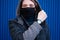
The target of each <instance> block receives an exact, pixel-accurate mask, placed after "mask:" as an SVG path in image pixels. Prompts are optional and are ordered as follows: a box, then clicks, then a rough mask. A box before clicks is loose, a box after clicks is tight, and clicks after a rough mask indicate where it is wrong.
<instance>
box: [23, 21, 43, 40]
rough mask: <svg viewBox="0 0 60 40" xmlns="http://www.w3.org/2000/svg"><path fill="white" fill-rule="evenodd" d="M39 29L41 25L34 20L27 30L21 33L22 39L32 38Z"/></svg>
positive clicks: (32, 39) (28, 39)
mask: <svg viewBox="0 0 60 40" xmlns="http://www.w3.org/2000/svg"><path fill="white" fill-rule="evenodd" d="M41 29H42V27H41V26H40V25H39V24H38V23H37V22H34V23H33V24H32V25H31V26H30V27H29V28H28V30H26V31H25V32H24V33H23V37H24V40H34V39H35V38H36V36H37V35H38V34H39V32H40V31H41Z"/></svg>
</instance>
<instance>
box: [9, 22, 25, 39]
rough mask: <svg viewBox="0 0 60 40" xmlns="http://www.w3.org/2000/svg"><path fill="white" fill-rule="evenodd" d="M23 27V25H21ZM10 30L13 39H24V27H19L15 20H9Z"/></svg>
mask: <svg viewBox="0 0 60 40" xmlns="http://www.w3.org/2000/svg"><path fill="white" fill-rule="evenodd" d="M19 26H20V27H22V25H19ZM9 30H10V34H11V37H12V40H24V39H23V35H22V34H23V29H22V28H19V27H18V26H17V25H16V23H15V22H13V21H9Z"/></svg>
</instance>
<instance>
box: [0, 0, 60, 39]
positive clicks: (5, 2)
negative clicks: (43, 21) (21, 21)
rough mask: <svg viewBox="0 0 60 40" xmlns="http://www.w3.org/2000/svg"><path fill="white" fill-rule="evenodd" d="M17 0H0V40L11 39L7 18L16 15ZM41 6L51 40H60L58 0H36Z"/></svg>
mask: <svg viewBox="0 0 60 40" xmlns="http://www.w3.org/2000/svg"><path fill="white" fill-rule="evenodd" d="M18 1H19V0H0V40H11V37H10V35H9V29H8V20H9V19H13V18H15V17H16V7H17V4H18ZM38 1H39V3H40V5H41V8H42V9H43V10H45V11H46V13H47V15H48V18H47V23H48V25H49V29H50V34H51V35H50V36H51V40H60V38H59V37H60V34H59V33H60V27H59V22H60V19H59V18H60V15H59V13H60V12H59V9H60V8H59V7H60V6H59V4H60V3H59V0H38Z"/></svg>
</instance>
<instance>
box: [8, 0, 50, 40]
mask: <svg viewBox="0 0 60 40" xmlns="http://www.w3.org/2000/svg"><path fill="white" fill-rule="evenodd" d="M46 18H47V14H46V12H45V11H44V10H42V9H41V7H40V6H39V4H38V1H36V0H21V1H20V3H19V5H18V8H17V16H16V18H14V19H12V20H9V30H10V34H11V37H12V40H50V36H49V28H48V26H47V23H46Z"/></svg>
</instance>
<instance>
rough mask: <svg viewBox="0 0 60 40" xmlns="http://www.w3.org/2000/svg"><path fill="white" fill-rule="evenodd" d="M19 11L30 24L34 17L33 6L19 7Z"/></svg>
mask: <svg viewBox="0 0 60 40" xmlns="http://www.w3.org/2000/svg"><path fill="white" fill-rule="evenodd" d="M20 13H21V15H22V16H23V17H24V18H25V20H26V21H27V22H28V23H29V24H32V23H33V22H34V19H35V9H34V8H21V10H20Z"/></svg>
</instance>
